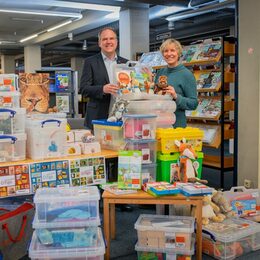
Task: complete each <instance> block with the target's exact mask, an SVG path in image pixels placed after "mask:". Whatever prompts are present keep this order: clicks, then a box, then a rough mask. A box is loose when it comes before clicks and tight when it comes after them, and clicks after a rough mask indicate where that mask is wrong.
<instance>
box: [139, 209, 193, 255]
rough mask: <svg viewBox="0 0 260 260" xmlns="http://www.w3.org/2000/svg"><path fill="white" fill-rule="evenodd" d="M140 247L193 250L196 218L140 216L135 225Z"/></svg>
mask: <svg viewBox="0 0 260 260" xmlns="http://www.w3.org/2000/svg"><path fill="white" fill-rule="evenodd" d="M135 229H136V230H137V234H138V246H145V247H148V248H158V249H160V250H161V249H162V250H165V249H176V250H177V249H178V250H179V249H182V250H190V249H191V244H192V243H191V238H192V233H193V232H194V218H193V217H185V216H165V215H146V214H144V215H140V216H139V218H138V219H137V221H136V223H135Z"/></svg>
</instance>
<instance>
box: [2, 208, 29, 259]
mask: <svg viewBox="0 0 260 260" xmlns="http://www.w3.org/2000/svg"><path fill="white" fill-rule="evenodd" d="M0 214H1V215H0V250H1V253H2V256H3V259H4V260H16V259H20V258H21V257H23V256H24V255H26V254H27V249H28V246H29V242H30V241H31V237H32V231H33V230H32V219H33V216H34V206H33V205H32V204H30V203H24V204H22V205H21V206H19V207H18V208H16V209H15V210H12V211H9V210H5V209H3V208H1V209H0Z"/></svg>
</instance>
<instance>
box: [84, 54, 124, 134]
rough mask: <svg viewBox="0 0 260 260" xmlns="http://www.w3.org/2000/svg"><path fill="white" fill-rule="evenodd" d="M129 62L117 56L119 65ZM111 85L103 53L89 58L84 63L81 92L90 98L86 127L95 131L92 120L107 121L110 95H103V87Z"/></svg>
mask: <svg viewBox="0 0 260 260" xmlns="http://www.w3.org/2000/svg"><path fill="white" fill-rule="evenodd" d="M126 62H127V60H126V59H124V58H122V57H120V56H117V63H118V64H119V63H126ZM108 83H109V77H108V74H107V70H106V66H105V63H104V61H103V57H102V55H101V53H99V54H97V55H94V56H91V57H89V58H87V59H86V60H85V62H84V67H83V70H82V76H81V80H80V88H79V92H80V93H81V95H82V96H83V97H89V102H88V103H87V110H86V115H85V123H84V125H85V126H86V127H88V128H89V129H93V125H92V120H94V119H107V118H108V113H109V104H110V94H104V93H103V86H104V85H106V84H108Z"/></svg>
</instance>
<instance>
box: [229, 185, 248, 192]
mask: <svg viewBox="0 0 260 260" xmlns="http://www.w3.org/2000/svg"><path fill="white" fill-rule="evenodd" d="M230 191H232V192H246V191H248V190H247V189H246V188H245V187H244V186H237V187H232V188H231V189H230Z"/></svg>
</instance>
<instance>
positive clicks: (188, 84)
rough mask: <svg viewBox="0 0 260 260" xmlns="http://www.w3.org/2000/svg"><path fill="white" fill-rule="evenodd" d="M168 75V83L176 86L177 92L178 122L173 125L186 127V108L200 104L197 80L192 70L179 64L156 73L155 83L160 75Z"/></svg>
mask: <svg viewBox="0 0 260 260" xmlns="http://www.w3.org/2000/svg"><path fill="white" fill-rule="evenodd" d="M163 75H164V76H167V78H168V85H170V86H172V87H174V89H175V91H176V93H177V99H176V101H175V102H176V105H177V109H176V112H175V115H176V122H175V124H174V125H173V127H186V125H187V119H186V115H185V110H194V109H196V107H197V105H198V100H197V87H196V80H195V78H194V76H193V74H192V72H191V71H189V70H188V69H187V68H186V67H185V66H184V65H182V64H179V65H178V66H176V67H174V68H168V67H167V68H162V69H159V70H158V71H157V73H156V77H155V83H156V84H157V83H158V79H159V77H160V76H163Z"/></svg>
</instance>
